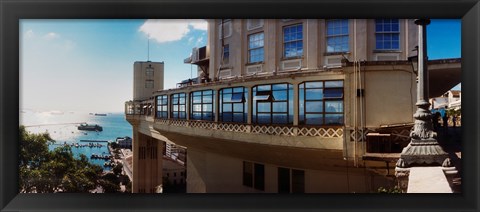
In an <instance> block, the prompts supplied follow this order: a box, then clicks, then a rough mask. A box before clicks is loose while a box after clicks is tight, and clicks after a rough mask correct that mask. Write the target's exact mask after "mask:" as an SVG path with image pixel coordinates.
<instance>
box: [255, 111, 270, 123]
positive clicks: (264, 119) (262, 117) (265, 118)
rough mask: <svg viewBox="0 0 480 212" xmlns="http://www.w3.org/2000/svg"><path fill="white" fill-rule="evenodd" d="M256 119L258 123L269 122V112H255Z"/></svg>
mask: <svg viewBox="0 0 480 212" xmlns="http://www.w3.org/2000/svg"><path fill="white" fill-rule="evenodd" d="M257 117H258V120H257V123H259V124H270V123H271V122H270V114H269V113H268V114H265V113H259V114H257Z"/></svg>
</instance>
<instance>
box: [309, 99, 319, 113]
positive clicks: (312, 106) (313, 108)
mask: <svg viewBox="0 0 480 212" xmlns="http://www.w3.org/2000/svg"><path fill="white" fill-rule="evenodd" d="M305 107H306V108H305V109H306V112H307V113H312V112H314V113H315V112H323V101H315V102H306V103H305Z"/></svg>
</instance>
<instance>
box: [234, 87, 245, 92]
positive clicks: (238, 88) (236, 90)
mask: <svg viewBox="0 0 480 212" xmlns="http://www.w3.org/2000/svg"><path fill="white" fill-rule="evenodd" d="M233 92H234V93H238V92H244V87H236V88H233Z"/></svg>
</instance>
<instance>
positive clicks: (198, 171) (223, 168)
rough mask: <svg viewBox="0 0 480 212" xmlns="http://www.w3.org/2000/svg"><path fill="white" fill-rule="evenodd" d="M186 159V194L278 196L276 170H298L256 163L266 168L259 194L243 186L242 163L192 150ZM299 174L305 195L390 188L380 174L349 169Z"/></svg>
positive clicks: (241, 161)
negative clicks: (263, 187)
mask: <svg viewBox="0 0 480 212" xmlns="http://www.w3.org/2000/svg"><path fill="white" fill-rule="evenodd" d="M187 158H188V159H187V161H188V162H187V164H188V167H187V172H188V173H187V176H188V177H187V192H188V193H205V192H206V193H247V192H248V193H252V192H253V193H277V192H278V167H282V168H290V169H299V168H295V167H284V166H278V165H275V164H265V163H262V162H258V163H260V164H263V165H265V190H264V191H260V190H257V189H254V188H250V187H247V186H244V185H243V162H244V161H245V160H242V159H239V158H233V157H229V156H224V155H220V154H214V153H209V152H205V151H201V150H197V149H194V148H189V149H188V157H187ZM247 162H254V163H255V161H247ZM319 168H320V167H319ZM300 170H304V171H305V192H306V193H361V192H376V190H377V189H378V188H379V187H380V186H383V187H389V186H391V185H392V183H393V182H392V181H391V180H389V179H388V178H386V177H384V176H382V175H380V174H375V173H373V172H370V171H367V170H364V169H362V168H354V167H349V169H347V168H343V169H340V170H337V171H328V170H313V169H301V168H300Z"/></svg>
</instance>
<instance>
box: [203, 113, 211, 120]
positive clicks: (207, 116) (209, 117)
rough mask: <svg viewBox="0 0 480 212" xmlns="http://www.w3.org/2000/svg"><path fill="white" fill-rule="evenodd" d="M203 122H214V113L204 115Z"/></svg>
mask: <svg viewBox="0 0 480 212" xmlns="http://www.w3.org/2000/svg"><path fill="white" fill-rule="evenodd" d="M202 120H209V121H211V120H213V113H208V112H207V113H203V119H202Z"/></svg>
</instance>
